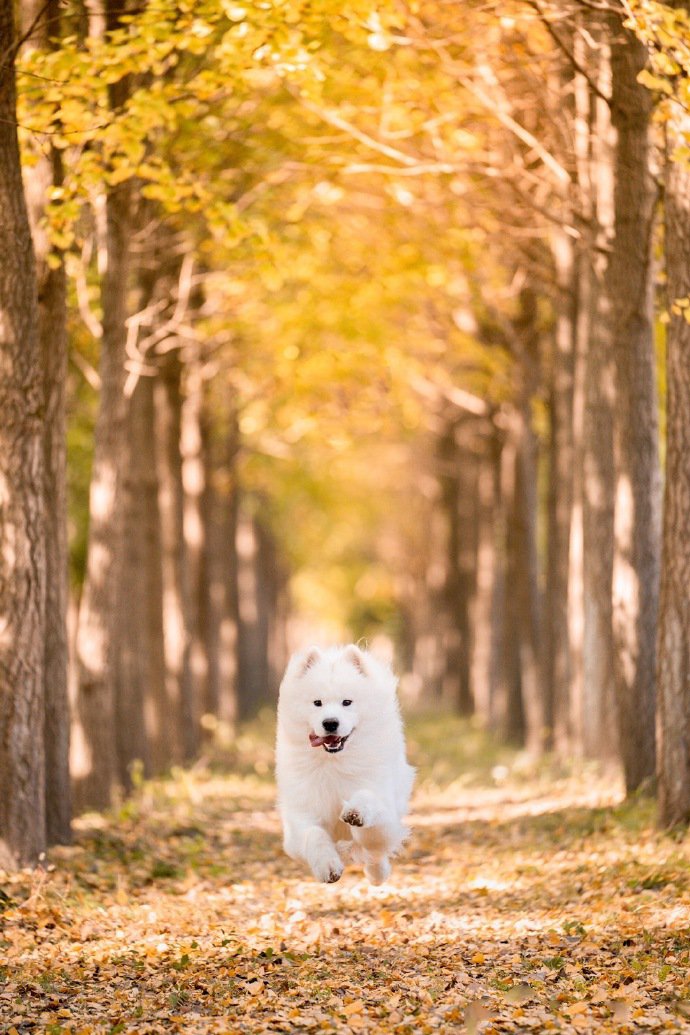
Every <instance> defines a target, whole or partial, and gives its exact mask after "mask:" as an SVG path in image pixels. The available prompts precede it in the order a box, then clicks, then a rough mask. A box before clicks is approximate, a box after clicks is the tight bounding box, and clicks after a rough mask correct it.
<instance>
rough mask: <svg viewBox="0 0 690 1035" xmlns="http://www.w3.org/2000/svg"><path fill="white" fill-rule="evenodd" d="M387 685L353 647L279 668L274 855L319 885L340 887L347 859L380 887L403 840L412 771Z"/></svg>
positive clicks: (386, 672) (297, 657) (380, 668)
mask: <svg viewBox="0 0 690 1035" xmlns="http://www.w3.org/2000/svg"><path fill="white" fill-rule="evenodd" d="M396 683H397V680H396V678H395V676H394V675H393V673H392V672H391V670H390V669H389V668H388V667H387V666H386V665H385V664H383V663H382V662H381V661H379V660H377V659H376V658H375V657H374V656H373V655H371V654H369V653H368V652H367V651H364V650H360V649H359V648H358V647H356V646H354V645H350V646H347V647H329V648H325V649H319V648H318V647H312V648H310V649H308V650H306V651H302V652H299V653H297V654H294V655H293V656H292V658H291V659H290V662H289V664H288V666H287V670H286V672H285V676H284V678H283V681H282V683H281V686H280V694H279V698H278V732H277V742H276V779H277V784H278V807H279V810H280V815H281V819H282V822H283V833H284V839H283V846H284V848H285V851H286V852H287V854H288V855H289V856H290V857H291V858H293V859H298V860H301V861H303V862H305V863H307V865H308V866H309V868H310V869H311V871H312V873H313V874H314V877H315V878H316V879H317V880H319V881H323V882H324V883H329V884H332V883H333V882H334V881H337V880H340V877H341V876H342V873H343V867H344V863H345V862H346V861H348V860H351V861H353V862H358V863H361V864H363V866H364V871H365V873H366V875H367V877H368V878H369V880H370V881H371V883H372V884H382V883H383V881H385V880H386V878H387V877H388V876H389V874H390V871H391V865H390V856H391V855H392V854H393V853H394V852H396V851H397V850H398V849H399V848H400V846H401V844H402V842H403V840H404V838H405V836H406V833H407V831H406V829H405V827H404V826H403V823H402V819H403V817H404V815H405V813H406V812H407V806H408V801H409V797H410V791H411V790H412V781H413V779H414V769H413V768H412V766H410V765H408V764H407V760H406V757H405V740H404V736H403V726H402V720H401V717H400V711H399V708H398V701H397V697H396Z"/></svg>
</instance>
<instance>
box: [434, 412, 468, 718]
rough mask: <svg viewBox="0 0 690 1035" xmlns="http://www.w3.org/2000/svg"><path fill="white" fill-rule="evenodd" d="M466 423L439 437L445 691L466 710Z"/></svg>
mask: <svg viewBox="0 0 690 1035" xmlns="http://www.w3.org/2000/svg"><path fill="white" fill-rule="evenodd" d="M460 434H461V422H460V421H458V420H451V421H449V422H448V424H447V426H446V428H445V430H444V433H443V434H442V435H441V436H440V438H439V441H438V465H439V477H438V480H439V487H440V505H441V509H442V512H443V519H444V524H445V540H444V552H445V558H444V568H445V578H444V584H443V587H442V589H441V593H440V604H441V607H440V612H441V613H440V614H439V616H438V618H439V620H440V621H441V622H442V623H443V633H444V635H443V676H442V684H443V686H442V694H443V697H444V699H445V700H446V701H448V702H449V703H450V704H451V706H452V707H453V708H454V709H455V710H456V711H457V712H458V713H459V714H460V715H469V714H471V712H472V698H471V695H470V681H469V658H470V651H469V639H470V636H469V629H470V625H469V603H470V600H469V598H470V593H469V591H468V585H467V583H468V577H467V572H466V570H465V568H466V565H465V564H464V563H463V560H464V551H465V550H466V543H465V540H466V538H467V528H466V527H465V528H463V527H461V522H462V517H463V510H466V496H467V493H466V492H465V491H464V490H465V489H466V487H467V480H468V474H467V466H468V463H469V461H468V457H467V454H466V453H465V451H464V450H461V449H460V443H459V437H460Z"/></svg>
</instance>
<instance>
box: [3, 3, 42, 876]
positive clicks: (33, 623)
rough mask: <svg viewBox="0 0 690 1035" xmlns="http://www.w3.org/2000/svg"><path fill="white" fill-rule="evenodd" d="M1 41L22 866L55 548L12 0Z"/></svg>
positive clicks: (6, 654) (8, 773) (10, 727)
mask: <svg viewBox="0 0 690 1035" xmlns="http://www.w3.org/2000/svg"><path fill="white" fill-rule="evenodd" d="M0 39H1V40H2V41H3V57H2V62H1V63H0V255H2V257H3V261H2V263H1V264H0V857H1V859H0V865H2V866H14V865H16V864H21V863H30V862H33V861H35V860H36V859H37V858H38V856H39V854H40V853H41V852H42V851H43V849H44V848H45V844H46V821H45V765H44V743H43V726H44V710H45V702H44V686H45V677H44V667H45V649H44V643H45V594H46V553H45V496H44V494H45V470H44V465H45V431H44V404H45V400H44V376H43V371H42V369H41V349H40V340H39V331H38V304H37V289H36V270H35V263H34V254H33V249H32V244H31V232H30V228H29V220H28V214H27V209H26V204H25V199H24V189H23V184H22V176H21V167H20V158H19V145H18V141H17V126H16V94H15V67H14V57H15V42H14V40H15V29H14V10H13V4H12V3H11V2H10V0H0Z"/></svg>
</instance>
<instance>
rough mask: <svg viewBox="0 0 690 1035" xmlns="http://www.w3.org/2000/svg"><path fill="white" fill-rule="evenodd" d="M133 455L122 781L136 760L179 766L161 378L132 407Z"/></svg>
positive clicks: (121, 648) (122, 626) (127, 509)
mask: <svg viewBox="0 0 690 1035" xmlns="http://www.w3.org/2000/svg"><path fill="white" fill-rule="evenodd" d="M128 432H129V457H128V463H127V465H126V468H125V473H124V477H123V482H122V492H123V498H124V501H123V506H124V537H123V547H122V554H123V556H122V565H121V573H120V582H119V593H118V602H117V618H118V629H117V633H118V636H117V642H118V650H117V666H118V684H117V694H116V701H117V715H118V759H119V769H120V779H121V781H122V783H123V785H124V786H130V784H131V780H130V768H131V764H132V763H133V762H134V761H135V760H137V759H138V760H140V761H142V762H143V763H144V771H145V772H146V773H147V774H148V773H162V772H164V771H165V770H166V768H167V767H168V766H169V765H170V762H171V761H172V757H173V756H172V745H173V725H174V723H173V713H172V708H171V702H170V701H169V699H168V696H167V686H166V678H165V677H166V671H165V656H164V647H163V575H162V560H161V533H160V514H159V510H158V477H157V469H156V439H155V423H154V403H153V378H152V377H151V376H141V377H140V378H139V380H138V381H137V384H136V387H135V389H134V392H133V395H132V398H131V400H130V406H129V420H128Z"/></svg>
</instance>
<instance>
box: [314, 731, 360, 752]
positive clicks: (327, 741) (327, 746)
mask: <svg viewBox="0 0 690 1035" xmlns="http://www.w3.org/2000/svg"><path fill="white" fill-rule="evenodd" d="M349 737H350V734H349V733H348V734H347V736H346V737H339V736H338V734H337V733H329V734H328V735H327V736H325V737H320V736H319V735H318V733H310V734H309V743H310V744H311V746H312V747H315V748H317V747H323V749H324V751H327V752H328V754H329V755H335V754H337V753H338V751H342V750H343V748H344V747H345V743H346V741H347V740H348V739H349Z"/></svg>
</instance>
